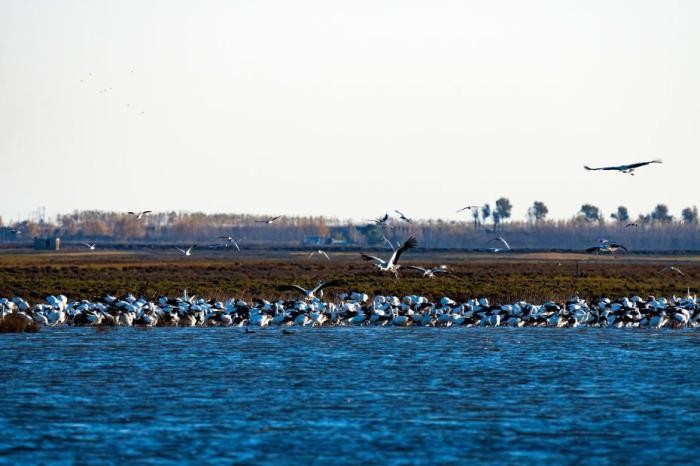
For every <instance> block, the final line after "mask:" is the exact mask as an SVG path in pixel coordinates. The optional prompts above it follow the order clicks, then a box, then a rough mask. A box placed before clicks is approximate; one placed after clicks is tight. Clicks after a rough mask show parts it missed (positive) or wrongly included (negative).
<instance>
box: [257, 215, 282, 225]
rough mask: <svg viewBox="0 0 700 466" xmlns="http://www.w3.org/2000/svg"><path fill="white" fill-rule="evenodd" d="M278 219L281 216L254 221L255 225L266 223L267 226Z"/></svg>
mask: <svg viewBox="0 0 700 466" xmlns="http://www.w3.org/2000/svg"><path fill="white" fill-rule="evenodd" d="M280 218H282V216H281V215H278V216H277V217H271V218H270V217H268V218H264V219H262V220H256V221H255V223H267V224H268V225H270V224H272V223H274V222H275V221H276V220H278V219H280Z"/></svg>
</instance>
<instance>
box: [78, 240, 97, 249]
mask: <svg viewBox="0 0 700 466" xmlns="http://www.w3.org/2000/svg"><path fill="white" fill-rule="evenodd" d="M81 243H82V244H84V245H85V246H87V248H88V249H89V250H90V251H94V250H95V246H97V243H88V242H87V241H81Z"/></svg>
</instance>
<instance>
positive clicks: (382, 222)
mask: <svg viewBox="0 0 700 466" xmlns="http://www.w3.org/2000/svg"><path fill="white" fill-rule="evenodd" d="M388 221H389V214H384V217H377V218H375V219H372V220H370V223H376V224H377V225H379V226H387V222H388Z"/></svg>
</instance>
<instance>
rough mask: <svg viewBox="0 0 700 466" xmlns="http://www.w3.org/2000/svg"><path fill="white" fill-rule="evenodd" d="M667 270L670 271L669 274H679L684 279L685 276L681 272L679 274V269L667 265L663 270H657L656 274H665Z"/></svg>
mask: <svg viewBox="0 0 700 466" xmlns="http://www.w3.org/2000/svg"><path fill="white" fill-rule="evenodd" d="M667 270H670V271H671V272H676V273H678V274H680V275H681V276H682V277H685V274H684V273H683V272H681V269H679V268H678V267H674V266H673V265H669V266H666V267H664V268H663V269H661V270H659V272H658V273H661V272H665V271H667Z"/></svg>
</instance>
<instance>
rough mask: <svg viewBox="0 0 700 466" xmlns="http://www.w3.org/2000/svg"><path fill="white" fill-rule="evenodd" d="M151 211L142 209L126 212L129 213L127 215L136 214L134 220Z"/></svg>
mask: <svg viewBox="0 0 700 466" xmlns="http://www.w3.org/2000/svg"><path fill="white" fill-rule="evenodd" d="M151 212H153V211H152V210H143V211H141V212H127V214H129V215H135V216H136V220H141V219H142V218H143V216H144V215H148V214H150V213H151Z"/></svg>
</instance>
